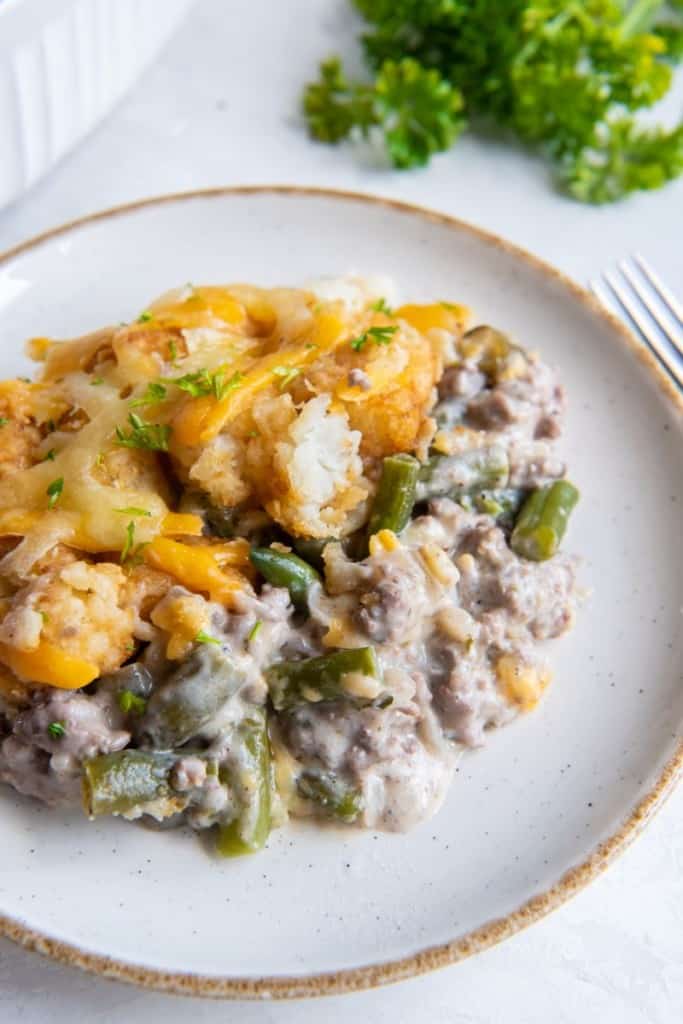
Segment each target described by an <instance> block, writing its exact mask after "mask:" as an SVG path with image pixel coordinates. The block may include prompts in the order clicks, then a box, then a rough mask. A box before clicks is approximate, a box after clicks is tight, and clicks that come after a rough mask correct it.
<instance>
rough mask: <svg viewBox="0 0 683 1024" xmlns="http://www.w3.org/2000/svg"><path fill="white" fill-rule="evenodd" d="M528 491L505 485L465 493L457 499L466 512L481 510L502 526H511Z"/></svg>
mask: <svg viewBox="0 0 683 1024" xmlns="http://www.w3.org/2000/svg"><path fill="white" fill-rule="evenodd" d="M527 493H528V492H527V491H525V490H524V489H523V488H521V487H505V488H502V489H500V490H493V491H489V490H487V491H479V493H478V494H465V495H463V496H462V498H460V499H459V502H460V504H461V505H462V507H463V508H465V509H467V511H468V512H482V513H485V514H486V515H489V516H492V517H493V518H494V519H495V520H496V522H497V523H499V524H501V525H502V526H504V527H509V526H512V524H513V523H514V521H515V519H516V518H517V515H518V513H519V510H520V509H521V507H522V504H523V502H524V498H525V496H526V494H527Z"/></svg>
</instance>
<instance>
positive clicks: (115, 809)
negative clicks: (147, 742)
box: [83, 750, 187, 818]
mask: <svg viewBox="0 0 683 1024" xmlns="http://www.w3.org/2000/svg"><path fill="white" fill-rule="evenodd" d="M177 760H178V758H177V756H176V755H175V754H162V753H160V752H159V751H156V750H120V751H118V752H117V753H115V754H102V755H100V756H99V757H93V758H91V759H90V760H89V761H86V762H85V764H84V765H83V803H84V806H85V811H86V814H87V815H88V816H89V817H91V818H96V817H99V816H100V815H102V814H134V813H136V812H138V813H144V809H145V806H146V805H148V804H150V803H152V802H158V801H168V800H170V801H172V802H171V803H170V804H169V805H168V814H173V813H175V812H176V811H180V810H182V809H183V807H184V806H185V804H186V802H187V797H186V796H184V795H182V794H179V793H175V792H174V790H173V789H172V787H171V784H170V777H171V772H172V770H173V766H174V764H175V763H176V761H177ZM157 810H158V807H157Z"/></svg>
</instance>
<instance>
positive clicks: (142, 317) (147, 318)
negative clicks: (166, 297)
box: [138, 309, 154, 324]
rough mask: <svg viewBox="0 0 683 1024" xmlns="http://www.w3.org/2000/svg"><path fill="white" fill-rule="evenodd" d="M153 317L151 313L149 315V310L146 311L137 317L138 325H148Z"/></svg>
mask: <svg viewBox="0 0 683 1024" xmlns="http://www.w3.org/2000/svg"><path fill="white" fill-rule="evenodd" d="M153 315H154V314H153V313H150V312H149V310H148V309H146V310H145V312H144V313H140V316H139V317H138V323H139V324H148V323H149V321H150V320H151V319H152V317H153Z"/></svg>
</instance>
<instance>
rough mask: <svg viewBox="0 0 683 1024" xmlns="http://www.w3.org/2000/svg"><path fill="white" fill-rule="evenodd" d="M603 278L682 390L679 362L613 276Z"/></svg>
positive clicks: (682, 368) (681, 368)
mask: <svg viewBox="0 0 683 1024" xmlns="http://www.w3.org/2000/svg"><path fill="white" fill-rule="evenodd" d="M603 277H604V279H605V281H606V282H607V284H608V285H609V287H610V288H611V290H612V292H613V293H614V295H615V296H616V297H617V299H618V300H619V302H620V304H621V305H622V307H623V308H624V309H625V310H626V312H627V313H628V315H629V317H630V318H631V320H632V321H633V323H634V324H635V325H636V327H637V328H638V330H639V331H640V333H641V335H642V336H643V338H644V339H645V341H646V342H647V344H648V345H649V347H650V349H651V350H652V352H654V354H655V355H656V356H657V358H658V359H659V361H660V362H661V363H662V364H663V365H664V366H665V367H666V369H667V370H668V371H669V373H670V374H671V376H672V377H673V379H674V381H675V382H676V384H678V386H679V387H680V388H683V364H681V362H680V360H677V359H676V358H675V357H674V355H673V353H672V352H671V351H670V349H669V347H668V345H665V344H664V343H663V342H662V339H661V337H660V335H659V332H658V331H657V330H656V329H654V328H653V326H652V324H651V323H650V322H649V321H648V320H647V318H646V317H645V316H643V314H642V312H641V310H640V308H639V307H638V305H637V303H636V302H634V300H633V299H632V298H631V296H630V295H629V293H628V292H627V291H626V290H625V289H624V288H622V286H621V284H620V283H619V282H618V281H617V280H616V278H615V277H614V275H612V274H609V273H607V272H605V273H604V274H603Z"/></svg>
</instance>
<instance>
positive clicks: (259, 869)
mask: <svg viewBox="0 0 683 1024" xmlns="http://www.w3.org/2000/svg"><path fill="white" fill-rule="evenodd" d="M349 270H356V271H359V272H368V273H369V272H382V273H388V274H390V275H392V276H393V277H394V278H395V279H396V281H397V282H398V284H399V286H400V289H401V291H402V292H403V293H404V294H405V296H406V297H410V298H417V299H429V298H447V299H452V300H454V301H464V302H466V303H467V304H469V305H471V306H473V307H474V309H475V310H476V312H477V314H478V315H479V316H480V317H481V318H483V319H485V320H488V321H491V322H493V323H495V324H497V325H500V326H501V327H503V328H504V329H505V330H508V331H510V332H512V333H513V334H515V335H517V336H518V337H519V338H520V340H522V341H523V342H524V343H525V344H526V345H528V346H530V347H532V348H536V349H539V350H540V351H541V352H542V354H543V356H544V358H545V359H547V360H548V361H550V362H551V363H553V364H555V365H556V366H557V367H558V368H559V371H560V374H561V377H562V380H563V381H564V383H565V384H566V387H567V391H568V393H569V399H570V413H569V418H568V426H567V431H566V435H565V438H564V442H563V447H564V451H565V454H566V455H567V457H568V459H569V463H570V466H571V475H572V479H574V480H575V482H576V483H577V484H579V486H580V487H581V490H582V492H583V499H582V502H581V504H580V506H579V508H578V510H577V512H576V513H575V515H574V517H573V520H572V524H571V528H570V531H569V535H568V537H567V540H566V546H567V547H568V548H571V549H572V550H574V551H576V552H579V553H580V554H581V555H582V556H583V557H584V559H585V566H584V570H583V579H584V582H585V584H586V585H587V586H588V587H590V588H592V596H591V597H590V598H589V599H588V601H587V603H586V606H585V608H584V610H583V613H582V614H581V615H580V618H579V621H578V624H577V627H576V629H575V631H574V632H573V633H572V634H571V635H570V636H569V637H567V638H566V639H564V640H562V641H561V642H560V643H559V644H557V645H556V647H555V650H554V655H553V657H554V663H555V666H556V677H555V681H554V683H553V685H552V687H551V688H550V690H549V692H548V693H547V695H546V697H545V699H544V700H543V702H542V704H541V706H540V707H539V708H538V710H537V711H536V712H535V713H533V714H531V715H528V716H526V717H523V718H522V719H520V720H518V721H517V722H516V723H514V724H513V725H511V726H509V727H508V728H506V729H503V730H500V731H499V732H498V733H496V734H492V735H491V737H490V742H489V744H488V747H487V748H486V749H484V750H482V751H479V752H477V753H474V754H470V755H468V756H466V757H465V758H464V760H463V761H462V762H461V765H460V769H459V772H458V774H457V775H456V779H455V783H454V785H453V787H452V790H451V792H450V795H449V797H448V799H447V800H446V803H445V805H444V807H443V808H442V810H441V811H440V813H439V814H438V815H437V816H436V817H435V818H434V819H433V820H432V821H430V822H428V823H427V824H425V825H422V826H421V827H419V828H417V829H416V830H415V831H414V832H412V833H410V834H409V835H375V834H372V833H365V834H364V833H362V832H353V831H345V832H340V831H336V830H334V829H330V830H322V829H317V830H316V829H314V828H311V827H306V826H303V825H298V826H291V827H289V828H287V829H285V830H282V831H280V832H278V833H276V834H274V835H273V836H272V838H271V840H270V842H269V844H268V848H267V850H266V851H265V852H264V853H262V854H261V855H259V856H256V857H253V858H247V859H243V860H239V861H229V862H219V861H216V860H214V859H212V857H211V856H210V855H209V854H207V852H206V851H205V849H204V848H203V847H202V845H201V844H200V843H199V842H197V840H196V839H195V838H194V837H192V836H190V835H185V834H182V833H167V832H166V833H165V832H154V831H148V830H145V829H144V828H141V827H132V826H130V825H128V824H126V823H123V822H116V821H112V822H105V823H97V824H89V823H88V822H86V821H85V820H84V819H83V818H81V817H79V816H78V814H72V815H65V814H62V813H58V812H50V811H47V810H45V809H44V808H42V807H40V806H38V805H37V804H35V803H33V802H31V801H30V800H25V799H21V798H19V797H17V796H16V795H15V794H13V793H12V792H10V791H9V790H3V791H2V792H1V793H0V814H1V816H2V823H3V826H2V836H3V838H2V854H1V858H0V859H1V866H2V870H1V871H0V932H2V933H4V934H6V935H9V936H10V937H11V938H14V939H16V940H17V941H18V942H20V943H22V944H23V945H25V946H27V947H29V948H32V949H37V950H39V951H41V952H44V953H48V954H50V955H51V956H54V957H57V958H58V959H60V960H63V961H65V962H67V963H71V964H76V965H78V966H81V967H84V968H86V969H88V970H92V971H96V972H98V973H100V974H105V975H107V976H109V977H116V978H120V979H123V980H128V981H133V982H138V983H140V984H143V985H149V986H153V987H157V988H163V989H168V990H173V991H177V992H184V993H201V994H205V995H240V996H256V997H263V998H265V997H269V996H294V995H314V994H320V993H325V992H339V991H347V990H351V989H357V988H362V987H365V986H369V985H373V984H378V983H381V982H385V981H391V980H394V979H398V978H402V977H406V976H408V975H411V974H415V973H418V972H420V971H424V970H427V969H428V968H431V967H436V966H439V965H441V964H445V963H448V962H450V961H453V960H457V959H459V958H461V957H464V956H467V955H468V954H471V953H475V952H477V951H479V950H481V949H483V948H485V947H486V946H488V945H490V944H491V943H493V942H496V941H498V940H499V939H502V938H505V937H506V936H508V935H510V934H512V933H513V932H515V931H516V930H517V929H519V928H520V927H522V926H524V925H526V924H528V923H530V922H531V921H533V920H535V919H537V918H538V917H540V916H541V915H543V914H545V913H546V912H547V911H549V910H551V909H552V908H553V907H555V906H557V905H558V904H559V903H561V902H562V901H563V900H565V899H567V898H568V897H569V896H571V895H572V893H574V892H575V891H576V890H577V889H578V888H580V887H581V886H582V885H584V884H586V883H587V882H588V881H590V879H591V878H593V877H595V875H596V874H597V873H598V872H599V871H600V870H601V869H602V868H603V867H604V866H605V865H606V864H607V863H608V862H609V860H610V859H611V858H612V857H614V856H615V854H617V853H618V852H619V851H620V850H622V849H623V848H624V846H625V845H626V844H627V843H628V841H629V840H630V839H631V838H632V837H633V836H634V835H636V834H637V832H638V830H639V829H640V828H641V827H642V825H643V824H644V823H645V822H646V821H647V820H648V818H649V817H650V816H651V814H652V813H653V811H654V810H655V809H656V807H657V805H658V804H659V803H660V801H661V800H662V799H663V798H664V797H665V796H666V794H667V792H668V791H669V790H670V788H671V786H672V785H673V783H674V781H675V779H676V777H677V775H678V774H679V772H680V768H681V764H682V763H683V746H682V745H681V741H680V735H681V724H682V720H683V687H681V678H680V670H681V665H682V664H683V650H682V647H683V636H682V632H681V606H682V605H683V532H682V528H681V523H682V519H681V504H682V502H683V445H682V444H681V420H680V412H681V399H680V397H678V396H676V395H675V393H673V391H672V390H671V389H670V388H669V387H668V385H667V383H666V381H665V380H664V379H662V376H661V375H660V374H659V373H658V371H657V369H656V367H655V366H653V365H652V362H651V361H650V360H649V359H648V358H647V357H644V356H639V355H638V354H637V352H636V350H635V349H634V347H633V344H632V342H631V341H630V338H629V335H628V334H627V333H626V332H625V331H624V329H623V328H621V327H620V326H619V325H618V324H617V323H616V321H613V320H611V319H609V318H608V317H607V316H606V315H605V314H604V313H602V312H601V311H600V310H599V309H598V308H597V307H596V305H595V304H594V303H593V302H592V301H591V299H590V298H589V297H588V296H587V295H586V294H585V293H584V292H583V291H581V290H580V289H578V288H577V287H575V286H574V285H572V284H571V283H569V282H568V281H567V280H565V279H563V278H562V277H561V276H560V275H559V274H558V273H557V272H555V271H553V270H552V269H551V268H549V267H547V266H544V265H543V264H541V263H539V262H538V261H537V260H535V259H533V258H532V257H530V256H529V255H527V254H525V253H523V252H521V251H520V250H518V249H515V248H513V247H512V246H510V245H507V244H505V243H504V242H501V241H500V240H499V239H496V238H494V237H493V236H491V235H488V234H484V233H482V232H480V231H477V230H476V229H473V228H471V227H468V226H467V225H465V224H462V223H460V222H458V221H455V220H452V219H450V218H448V217H442V216H439V215H437V214H432V213H428V212H425V211H423V210H419V209H415V208H413V207H409V206H404V205H402V204H399V203H392V202H388V201H386V200H378V199H371V198H368V197H362V196H353V195H343V194H340V193H328V192H315V191H310V190H303V189H290V188H281V189H277V188H263V189H258V188H257V189H253V188H245V189H235V190H220V191H213V192H207V193H203V194H194V195H186V196H172V197H168V198H164V199H159V200H152V201H150V202H146V203H139V204H136V205H133V206H130V207H124V208H121V209H119V210H114V211H110V212H107V213H104V214H101V215H99V216H96V217H91V218H88V219H86V220H84V221H81V222H78V223H75V224H72V225H67V226H66V227H64V228H60V229H59V230H57V231H55V232H51V233H49V234H48V235H45V236H43V237H42V238H39V239H36V240H34V241H32V242H29V243H28V244H27V245H25V246H21V247H20V248H18V249H16V250H14V252H11V253H8V254H7V255H5V257H4V258H2V259H1V260H0V331H1V337H2V349H1V353H2V355H1V359H0V371H1V372H2V375H3V376H4V375H6V374H10V373H16V372H25V371H26V363H25V361H24V360H23V358H22V356H21V350H22V342H23V340H24V339H25V338H26V337H27V336H29V335H35V334H43V333H50V334H53V335H57V336H69V335H75V334H78V333H80V332H85V331H87V330H90V329H92V328H94V327H98V326H100V325H101V324H103V323H107V322H110V321H114V322H115V321H118V320H122V319H128V317H129V316H130V315H131V314H132V313H133V312H134V311H136V310H139V309H141V308H143V307H144V305H145V303H146V302H147V301H148V300H149V298H150V297H151V296H154V295H155V294H157V293H158V292H161V291H163V290H164V289H166V288H168V287H169V286H171V285H174V284H182V283H184V282H185V281H187V280H192V281H197V282H204V281H206V282H211V281H214V282H217V281H226V280H227V281H229V280H234V279H241V280H253V281H257V282H262V283H264V284H275V283H282V284H297V283H300V282H302V281H303V280H305V279H307V278H310V277H311V276H315V275H320V274H323V273H335V274H336V273H342V272H346V271H349Z"/></svg>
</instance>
